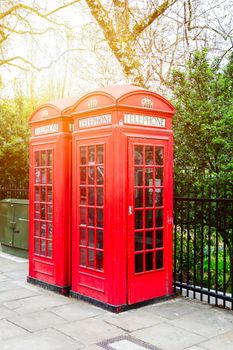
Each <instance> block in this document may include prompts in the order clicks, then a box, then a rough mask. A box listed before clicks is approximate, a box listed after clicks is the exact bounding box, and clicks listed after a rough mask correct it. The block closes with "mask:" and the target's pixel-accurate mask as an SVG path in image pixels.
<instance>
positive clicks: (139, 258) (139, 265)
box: [134, 254, 143, 273]
mask: <svg viewBox="0 0 233 350" xmlns="http://www.w3.org/2000/svg"><path fill="white" fill-rule="evenodd" d="M134 266H135V272H136V273H137V272H143V254H135V265H134Z"/></svg>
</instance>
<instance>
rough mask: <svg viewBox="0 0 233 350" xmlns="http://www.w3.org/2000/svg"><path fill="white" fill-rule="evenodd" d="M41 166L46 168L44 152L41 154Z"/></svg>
mask: <svg viewBox="0 0 233 350" xmlns="http://www.w3.org/2000/svg"><path fill="white" fill-rule="evenodd" d="M41 165H42V166H46V151H42V152H41Z"/></svg>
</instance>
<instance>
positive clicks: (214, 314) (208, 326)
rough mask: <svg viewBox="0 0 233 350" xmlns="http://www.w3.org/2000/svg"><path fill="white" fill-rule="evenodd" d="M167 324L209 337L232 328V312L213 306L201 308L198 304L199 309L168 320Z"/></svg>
mask: <svg viewBox="0 0 233 350" xmlns="http://www.w3.org/2000/svg"><path fill="white" fill-rule="evenodd" d="M169 324H170V325H173V326H176V327H180V328H182V329H185V330H187V331H190V332H193V333H196V334H199V335H202V336H204V337H207V338H211V337H213V336H216V335H218V334H222V333H225V332H227V331H230V330H233V313H232V312H230V311H226V310H224V311H223V310H221V309H218V308H213V307H208V308H202V305H201V304H200V305H199V311H196V312H193V313H191V314H186V315H184V316H183V317H180V318H179V319H177V320H173V321H169Z"/></svg>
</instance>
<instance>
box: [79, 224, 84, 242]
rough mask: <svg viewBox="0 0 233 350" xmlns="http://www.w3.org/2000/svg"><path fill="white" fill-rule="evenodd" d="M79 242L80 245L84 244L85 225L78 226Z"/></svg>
mask: <svg viewBox="0 0 233 350" xmlns="http://www.w3.org/2000/svg"><path fill="white" fill-rule="evenodd" d="M79 231H80V244H81V245H86V229H85V227H80V228H79Z"/></svg>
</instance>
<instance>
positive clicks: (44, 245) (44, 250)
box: [40, 239, 46, 255]
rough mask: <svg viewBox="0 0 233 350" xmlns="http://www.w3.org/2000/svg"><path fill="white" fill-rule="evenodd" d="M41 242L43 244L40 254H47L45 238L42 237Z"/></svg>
mask: <svg viewBox="0 0 233 350" xmlns="http://www.w3.org/2000/svg"><path fill="white" fill-rule="evenodd" d="M40 244H41V246H40V254H41V255H46V241H45V240H44V239H42V240H41V241H40Z"/></svg>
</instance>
